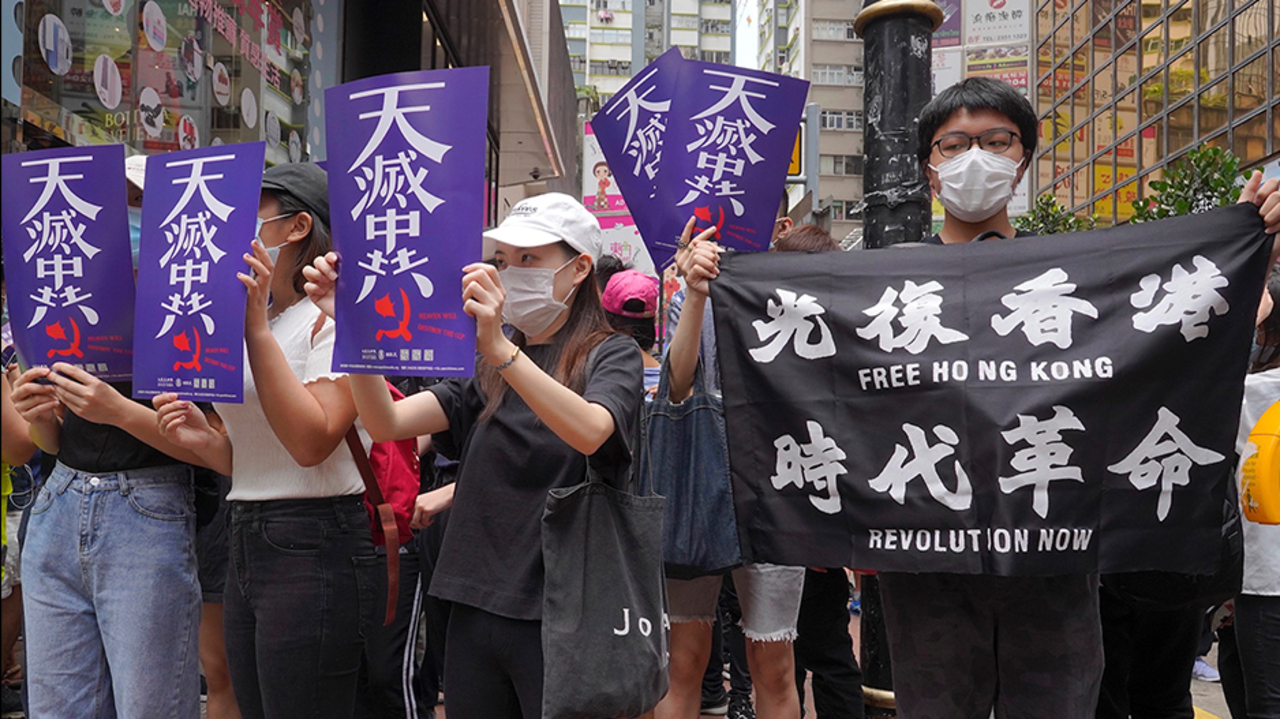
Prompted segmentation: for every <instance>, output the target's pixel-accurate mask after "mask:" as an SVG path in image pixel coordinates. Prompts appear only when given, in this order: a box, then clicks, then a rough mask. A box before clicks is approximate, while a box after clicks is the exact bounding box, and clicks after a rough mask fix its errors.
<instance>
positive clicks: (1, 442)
mask: <svg viewBox="0 0 1280 719" xmlns="http://www.w3.org/2000/svg"><path fill="white" fill-rule="evenodd" d="M0 416H2V418H3V423H2V424H3V435H2V436H0V456H3V458H4V461H5V463H6V464H8V465H9V466H11V467H16V466H18V465H20V464H26V463H27V462H29V461H31V456H32V455H34V454H35V453H36V443H35V440H33V439H31V432H30V431H29V428H28V426H27V420H25V419H23V418H22V415H21V414H18V410H17V408H16V407H14V405H13V387H12V386H11V385H10V384H9V378H8V377H7V376H6V377H4V389H3V395H0Z"/></svg>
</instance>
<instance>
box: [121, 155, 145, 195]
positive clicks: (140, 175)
mask: <svg viewBox="0 0 1280 719" xmlns="http://www.w3.org/2000/svg"><path fill="white" fill-rule="evenodd" d="M124 176H125V178H126V179H128V180H129V182H132V183H133V184H134V185H135V186H137V188H138V189H139V190H143V189H146V188H145V186H144V183H145V182H146V179H147V156H146V155H130V156H128V157H126V158H124Z"/></svg>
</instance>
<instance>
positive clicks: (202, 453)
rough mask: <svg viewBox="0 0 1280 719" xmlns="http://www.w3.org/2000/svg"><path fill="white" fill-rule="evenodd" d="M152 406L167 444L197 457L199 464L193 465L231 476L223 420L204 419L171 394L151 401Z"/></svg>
mask: <svg viewBox="0 0 1280 719" xmlns="http://www.w3.org/2000/svg"><path fill="white" fill-rule="evenodd" d="M151 404H152V406H154V407H155V409H156V412H155V421H156V427H157V429H158V431H159V433H160V435H161V436H163V437H164V438H165V440H166V441H167V442H168V443H170V444H173V445H176V446H179V447H182V448H183V450H184V451H185V452H188V453H191V454H194V455H195V456H196V457H198V458H199V460H200V461H199V462H196V463H195V464H199V465H202V466H205V467H208V468H209V469H212V470H213V471H215V472H217V473H219V474H225V475H230V474H231V470H232V462H231V460H232V451H231V439H230V438H229V437H227V432H226V428H225V427H224V426H223V425H222V418H220V417H219V416H218V415H216V414H209V415H206V414H205V413H204V412H201V411H200V409H199V408H198V407H196V406H195V404H193V403H191V402H189V401H187V400H181V399H178V395H176V394H174V393H172V392H165V393H163V394H158V395H156V396H154V397H152V398H151Z"/></svg>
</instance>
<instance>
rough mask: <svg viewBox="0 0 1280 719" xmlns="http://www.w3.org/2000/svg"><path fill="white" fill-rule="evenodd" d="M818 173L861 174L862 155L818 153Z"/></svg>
mask: <svg viewBox="0 0 1280 719" xmlns="http://www.w3.org/2000/svg"><path fill="white" fill-rule="evenodd" d="M818 174H820V175H861V174H862V155H820V156H819V157H818Z"/></svg>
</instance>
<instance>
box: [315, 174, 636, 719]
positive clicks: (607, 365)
mask: <svg viewBox="0 0 1280 719" xmlns="http://www.w3.org/2000/svg"><path fill="white" fill-rule="evenodd" d="M485 243H486V246H487V249H486V253H485V254H486V256H488V257H492V258H493V262H492V264H490V263H476V264H471V265H467V266H466V267H463V268H462V272H463V277H462V297H463V300H464V302H465V304H464V305H463V309H464V310H465V311H466V313H467V314H469V315H471V316H472V317H474V318H475V319H476V351H477V353H478V356H477V367H476V376H475V377H474V378H468V379H453V380H446V381H444V382H441V383H439V384H437V385H434V386H432V387H429V388H428V389H427V391H425V392H422V393H419V394H416V395H413V396H411V397H408V398H406V399H404V400H401V401H399V402H396V403H394V404H393V403H392V401H391V398H390V396H389V395H388V393H387V390H386V386H385V385H384V383H383V379H382V377H380V376H377V375H361V376H356V375H352V377H351V389H352V394H353V395H354V396H355V399H356V406H357V407H358V408H359V410H360V418H361V421H363V422H364V424H365V426H366V427H367V428H368V430H369V433H370V434H371V435H372V436H373V437H374V439H376V440H379V441H382V440H392V439H399V438H404V437H414V436H418V435H422V434H436V436H437V440H438V441H437V443H436V446H437V448H439V449H440V450H441V451H446V452H447V451H448V450H447V449H446V448H458V449H459V454H460V456H461V460H462V464H461V469H460V474H459V477H458V481H457V483H456V484H454V485H449V486H447V487H445V488H444V489H443V490H439V491H438V492H439V494H437V495H436V496H435V497H434V498H433V500H432V501H430V502H426V503H424V502H423V501H421V500H420V501H419V503H418V510H417V511H416V512H415V517H414V526H415V527H422V526H425V525H426V524H428V523H430V521H431V517H432V516H433V515H434V513H435V512H438V511H440V510H443V509H444V508H445V507H448V506H450V505H451V506H452V511H451V514H450V518H449V527H448V529H447V531H446V532H445V538H444V546H443V547H442V549H441V551H440V559H439V563H438V565H437V567H436V570H435V576H434V578H433V579H432V582H431V594H432V595H434V596H436V597H439V598H441V599H446V600H449V601H452V602H454V608H453V612H452V614H451V616H450V618H449V628H448V637H447V640H446V647H445V687H446V692H447V694H446V704H445V708H446V710H447V712H448V714H449V717H450V718H451V719H472V718H475V719H497V718H500V717H526V718H527V719H532V718H535V717H539V716H541V711H542V676H543V656H542V622H541V619H542V599H543V597H542V587H543V577H544V565H543V560H542V545H541V532H542V528H541V520H542V514H543V511H544V508H545V507H546V503H547V492H548V491H549V490H551V489H554V488H557V487H569V486H573V485H576V484H579V483H581V482H582V481H583V480H584V478H585V476H586V473H587V464H588V462H590V463H591V465H592V466H594V467H598V468H602V469H603V468H609V469H618V468H625V466H626V464H627V463H628V462H629V461H630V450H629V447H628V440H629V438H630V437H631V435H632V433H633V431H634V429H635V421H636V417H637V413H638V410H639V407H640V401H641V379H640V378H641V376H642V375H641V367H640V356H639V354H638V353H637V352H636V350H635V343H634V342H633V341H632V340H631V339H630V338H628V337H625V336H623V335H619V334H616V333H615V332H614V331H613V330H612V329H611V328H610V326H609V323H608V320H607V319H606V317H605V313H604V310H603V308H602V307H601V304H600V292H599V291H598V290H597V288H596V280H595V274H594V272H593V267H592V266H593V264H594V263H595V261H596V260H597V258H599V257H600V254H601V240H600V226H599V224H598V223H597V222H596V219H595V218H594V217H593V216H592V215H591V214H590V213H589V212H587V210H586V209H585V208H584V207H583V206H582V203H581V202H580V201H577V200H574V199H573V198H572V197H569V196H567V195H563V194H559V193H549V194H545V195H539V196H537V197H531V198H527V199H524V200H522V201H520V202H519V203H517V204H516V206H515V207H514V208H512V210H511V213H510V214H509V215H508V217H507V219H506V220H505V221H504V222H503V223H502V224H501V225H500V226H499V227H498V228H496V229H494V230H490V231H488V232H486V233H485ZM339 269H340V268H339V266H338V258H337V256H336V255H334V254H328V255H326V256H324V257H321V258H319V259H317V260H316V261H315V263H314V266H313V267H311V268H308V269H307V270H306V275H307V280H308V284H307V292H308V294H310V296H311V299H312V300H313V301H314V302H316V303H317V304H318V305H320V306H321V307H322V308H323V309H324V311H325V312H326V313H332V312H333V306H334V301H333V290H334V287H335V283H336V280H337V276H338V272H339ZM504 319H505V321H506V322H507V323H509V324H510V325H511V326H512V327H513V328H514V329H515V332H514V334H513V335H512V337H511V338H510V339H508V338H507V336H506V335H504V334H503V331H502V324H503V321H504ZM455 487H456V492H455ZM425 496H428V497H430V496H432V495H425ZM601 669H602V671H608V667H602V668H601Z"/></svg>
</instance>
